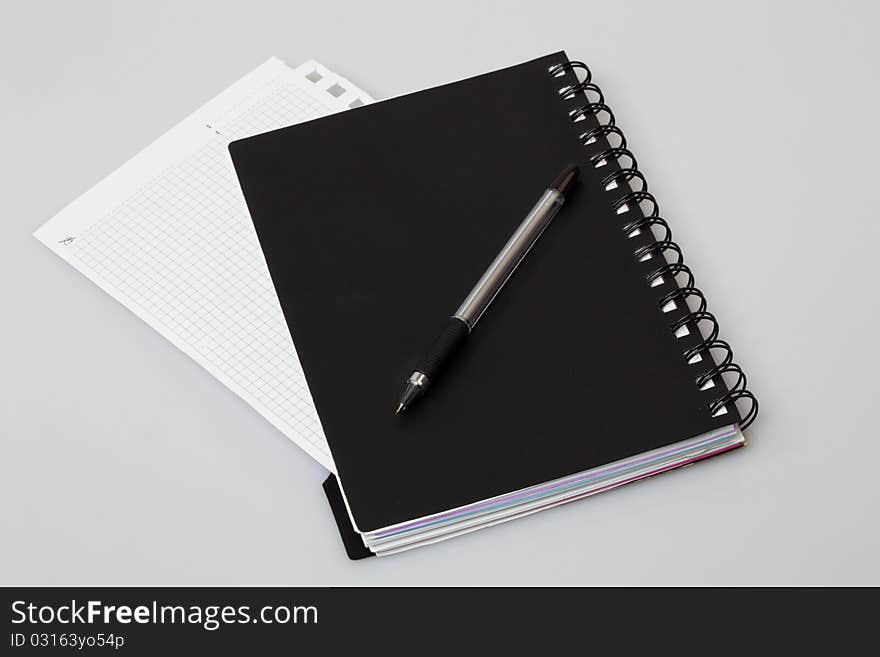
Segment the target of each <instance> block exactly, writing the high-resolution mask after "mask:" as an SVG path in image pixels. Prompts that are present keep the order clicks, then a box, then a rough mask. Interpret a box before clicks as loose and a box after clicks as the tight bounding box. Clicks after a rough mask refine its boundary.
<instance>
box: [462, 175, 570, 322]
mask: <svg viewBox="0 0 880 657" xmlns="http://www.w3.org/2000/svg"><path fill="white" fill-rule="evenodd" d="M564 200H565V199H564V197H563V195H562V193H561V192H559V190H556V189H548V190H546V191H545V192H544V194H543V195H542V196H541V198H539V199H538V202H537V203H535V206H534V207H533V208H532V210H531V212H529V213H528V215H526V218H525V219H523V220H522V223H520V225H519V226H518V227H517V229H516V231H514V233H513V235H511V236H510V239H508V240H507V243H506V244H505V245H504V247H503V248H502V249H501V251H499V253H498V255H497V256H495V259H494V260H493V261H492V264H490V265H489V267H488V268H487V269H486V271H485V272H484V273H483V275H482V276H481V277H480V280H478V281H477V284H476V285H474V287H473V289H472V290H471V291H470V293H469V294H468V295H467V298H465V300H464V301H463V302H462V304H461V305H460V306H459V307H458V310H456V311H455V314H454V315H453V317H455V318H458V319H460V320H461V321H462V322H464V323H465V324H467V326H468V328H469V329H473V328H474V326H476V324H477V322H478V321H479V320H480V317H482V315H483V313H484V312H486V308H488V307H489V304H490V303H492V300H493V299H494V298H495V296H496V295H497V294H498V293H499V292H500V291H501V288H502V287H504V284H505V283H506V282H507V279H508V278H510V276H511V275H512V274H513V272H514V271H515V270H516V268H517V266H519V263H520V262H522V259H523V258H525V256H526V254H527V253H528V252H529V250H530V249H531V248H532V247H533V246H534V244H535V242H536V241H537V240H538V238H539V237H540V236H541V233H543V232H544V229H545V228H547V226H548V225H549V224H550V221H551V220H552V219H553V217H554V216H555V215H556V212H557V211H558V210H559V208H560V207H561V206H562V202H563V201H564Z"/></svg>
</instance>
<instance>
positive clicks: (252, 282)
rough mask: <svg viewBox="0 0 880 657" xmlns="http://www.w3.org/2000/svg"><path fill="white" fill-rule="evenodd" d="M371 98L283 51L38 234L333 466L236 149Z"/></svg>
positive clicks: (324, 69)
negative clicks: (232, 150)
mask: <svg viewBox="0 0 880 657" xmlns="http://www.w3.org/2000/svg"><path fill="white" fill-rule="evenodd" d="M370 101H371V98H370V97H369V96H368V95H367V94H366V93H365V92H364V91H362V90H361V89H359V88H358V87H356V86H355V85H354V84H352V83H351V82H350V81H348V80H346V79H345V78H342V77H340V76H339V75H336V74H335V73H333V72H332V71H330V70H328V69H326V68H325V67H323V66H322V65H321V64H319V63H317V62H315V61H309V62H306V63H305V64H302V65H301V66H299V67H297V68H295V69H292V68H290V67H289V66H287V65H286V64H284V63H283V62H282V61H280V60H278V59H276V58H272V59H270V60H268V61H267V62H265V63H264V64H262V65H261V66H259V67H258V68H256V69H255V70H253V71H252V72H251V73H249V74H248V75H246V76H244V77H243V78H241V79H240V80H239V81H238V82H236V83H235V84H233V85H232V86H230V87H229V88H228V89H226V90H225V91H223V92H222V93H220V94H219V95H218V96H217V97H215V98H214V99H213V100H211V101H209V102H208V103H206V104H205V105H204V106H202V107H201V108H199V109H198V110H196V111H195V112H194V113H193V114H191V115H190V116H189V117H187V118H186V119H184V120H183V121H181V122H180V123H179V124H178V125H176V126H175V127H173V128H172V129H171V130H169V131H168V132H167V133H166V134H164V135H163V136H161V137H160V138H158V139H157V140H156V141H155V142H153V143H152V144H150V145H149V146H148V147H147V148H145V149H144V150H143V151H141V152H140V153H139V154H137V155H136V156H135V157H133V158H132V159H131V160H129V161H128V162H126V163H125V164H124V165H123V166H122V167H120V168H119V169H118V170H116V171H115V172H114V173H112V174H110V175H109V176H107V178H105V179H104V180H103V181H101V182H100V183H98V184H97V185H95V187H93V188H92V189H90V190H89V191H87V192H86V193H85V194H83V195H82V196H80V197H79V198H78V199H76V200H75V201H74V202H73V203H71V204H70V205H68V206H67V207H66V208H64V209H63V210H62V211H61V212H59V213H58V215H56V216H55V217H54V218H53V219H51V220H50V221H49V222H48V223H46V224H45V225H44V226H42V227H41V228H40V229H39V230H37V231H36V233H35V236H36V237H37V238H38V239H39V240H40V241H41V242H43V243H44V244H45V245H46V246H48V247H49V248H50V249H52V250H53V251H54V252H55V253H57V254H58V255H59V256H61V257H62V258H63V259H64V260H66V261H67V262H69V263H70V264H71V265H73V266H74V267H75V268H76V269H77V270H79V271H80V272H82V273H83V274H85V275H86V276H87V277H88V278H89V279H91V280H92V281H93V282H95V283H96V284H97V285H98V286H100V287H101V288H102V289H103V290H105V291H106V292H108V293H109V294H111V295H112V296H113V297H115V298H116V299H117V300H119V301H120V302H121V303H122V304H123V305H125V306H126V307H127V308H129V309H130V310H132V311H133V312H134V313H136V314H137V315H138V316H139V317H140V318H141V319H143V320H144V321H145V322H147V324H149V325H150V326H152V327H153V328H154V329H155V330H157V331H158V332H159V333H161V334H162V335H163V336H164V337H165V338H167V339H168V340H169V341H170V342H171V343H172V344H174V345H175V346H177V347H178V348H180V349H181V350H182V351H183V352H185V353H186V354H188V355H189V356H191V357H192V358H193V359H194V360H195V361H196V362H197V363H199V364H200V365H201V366H202V367H204V368H205V369H206V370H207V371H208V372H210V373H211V374H213V375H214V376H215V377H216V378H217V379H218V380H220V381H221V382H222V383H224V384H225V385H226V386H227V387H228V388H229V389H230V390H232V391H233V392H235V393H236V394H238V395H239V396H240V397H241V398H242V399H244V400H245V401H246V402H247V403H249V404H250V405H251V406H252V407H253V408H255V409H256V410H257V411H258V412H259V413H260V414H261V415H263V416H264V417H265V418H267V419H268V420H269V421H270V422H271V423H272V424H274V425H275V426H276V427H277V428H278V429H279V430H281V432H282V433H284V434H285V435H286V436H287V437H288V438H290V439H291V440H293V441H294V442H295V443H296V444H297V445H299V446H300V447H301V448H302V449H304V450H305V451H306V452H307V453H309V454H310V455H311V456H312V457H314V458H315V459H316V460H317V461H318V462H319V463H321V464H322V465H323V466H325V467H326V468H328V469H329V470H331V471H334V470H335V467H334V465H333V459H332V457H331V456H330V451H329V448H328V446H327V442H326V440H325V439H324V434H323V431H322V429H321V424H320V422H319V420H318V417H317V415H316V414H315V409H314V405H313V404H312V400H311V396H310V395H309V390H308V386H307V385H306V382H305V379H304V377H303V373H302V369H301V367H300V365H299V360H298V359H297V355H296V350H295V349H294V346H293V342H292V341H291V338H290V333H289V331H288V329H287V326H286V324H285V323H284V317H283V316H282V314H281V309H280V307H279V305H278V299H277V297H276V295H275V291H274V289H273V288H272V281H271V279H270V278H269V273H268V271H267V270H266V265H265V261H264V259H263V255H262V252H261V251H260V247H259V244H258V243H257V239H256V235H255V234H254V229H253V225H252V224H251V221H250V218H249V216H248V214H247V210H246V208H245V207H244V204H243V202H242V199H241V194H240V191H239V188H238V184H237V182H236V180H235V174H234V172H233V171H232V168H231V166H230V163H229V154H228V152H227V149H226V145H227V144H228V142H229V141H230V140H231V139H237V138H241V137H245V136H248V135H253V134H256V133H260V132H265V131H267V130H273V129H275V128H280V127H283V126H287V125H290V124H293V123H298V122H300V121H306V120H309V119H313V118H316V117H319V116H324V115H327V114H331V113H334V112H339V111H344V110H347V109H350V108H353V107H359V106H361V105H364V104H366V103H369V102H370Z"/></svg>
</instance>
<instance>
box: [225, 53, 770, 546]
mask: <svg viewBox="0 0 880 657" xmlns="http://www.w3.org/2000/svg"><path fill="white" fill-rule="evenodd" d="M230 152H231V154H232V158H233V163H234V166H235V169H236V172H237V174H238V179H239V182H240V184H241V188H242V190H243V192H244V196H245V199H246V201H247V205H248V208H249V210H250V214H251V218H252V220H253V222H254V225H255V227H256V230H257V235H258V237H259V241H260V244H261V247H262V249H263V253H264V255H265V257H266V262H267V264H268V267H269V271H270V274H271V276H272V280H273V282H274V285H275V289H276V291H277V294H278V298H279V300H280V302H281V307H282V310H283V312H284V315H285V319H286V321H287V324H288V327H289V329H290V332H291V334H292V336H293V340H294V342H295V345H296V350H297V352H298V354H299V356H300V360H301V363H302V366H303V370H304V373H305V376H306V379H307V381H308V385H309V388H310V390H311V394H312V396H313V399H314V402H315V405H316V408H317V412H318V415H319V417H320V420H321V423H322V425H323V427H324V431H325V435H326V438H327V441H328V444H329V446H330V450H331V452H332V455H333V459H334V461H335V463H336V466H337V481H338V485H339V488H336V487H335V482H334V481H333V480H329V481H328V482H327V484H326V485H325V489H326V490H327V493H328V499H329V500H330V501H331V505H332V506H333V507H334V513H335V515H336V518H337V520H338V521H339V523H340V529H341V531H342V532H343V535H344V537H345V538H346V545H347V546H348V548H349V554H350V556H352V557H358V556H365V555H367V554H379V555H386V554H393V553H395V552H399V551H402V550H406V549H410V548H413V547H416V546H420V545H426V544H429V543H432V542H436V541H439V540H444V539H446V538H450V537H453V536H458V535H461V534H464V533H467V532H471V531H474V530H476V529H481V528H484V527H488V526H490V525H493V524H497V523H499V522H504V521H507V520H511V519H514V518H519V517H522V516H525V515H528V514H530V513H535V512H537V511H540V510H543V509H547V508H550V507H553V506H556V505H558V504H562V503H565V502H569V501H572V500H575V499H579V498H582V497H586V496H588V495H592V494H594V493H597V492H600V491H603V490H608V489H610V488H613V487H615V486H619V485H622V484H624V483H627V482H630V481H634V480H637V479H641V478H644V477H647V476H650V475H653V474H657V473H659V472H663V471H666V470H669V469H672V468H676V467H679V466H682V465H685V464H688V463H692V462H694V461H697V460H700V459H704V458H707V457H709V456H713V455H716V454H720V453H722V452H726V451H729V450H732V449H735V448H737V447H740V446H742V445H743V444H744V443H745V439H744V437H743V434H742V429H744V428H745V427H746V426H747V425H748V424H749V423H750V422H751V421H752V420H753V419H754V417H755V415H756V413H757V403H756V401H755V399H754V397H753V395H752V394H751V392H749V391H748V390H747V389H746V378H745V374H744V373H743V372H742V370H741V369H740V367H739V366H738V365H736V364H735V363H734V362H733V352H732V350H731V348H730V346H729V345H728V343H727V342H724V341H722V340H720V339H719V328H718V322H717V321H716V319H715V317H714V316H713V315H712V314H711V313H710V312H709V311H708V309H707V303H706V301H705V298H704V296H703V294H702V293H701V292H700V290H699V289H698V288H697V287H696V286H695V280H694V276H693V274H692V272H691V270H690V269H689V268H688V267H687V265H685V264H684V259H683V257H682V254H681V249H680V248H679V247H678V245H677V244H676V243H675V242H674V241H672V235H671V230H670V228H669V224H667V222H666V221H665V220H664V219H662V218H661V217H660V215H659V208H658V205H657V201H656V200H655V198H654V197H653V196H652V195H651V194H650V193H649V192H648V190H647V184H646V182H645V179H644V177H643V175H642V174H641V173H640V172H639V171H638V168H637V166H636V160H635V157H634V156H633V154H632V152H631V151H630V150H629V148H628V146H627V144H626V141H625V139H624V135H623V132H622V131H621V130H620V129H619V128H618V127H617V126H616V125H615V121H614V115H613V114H612V112H611V110H610V109H609V106H608V104H606V101H605V98H604V97H603V95H602V92H601V90H600V88H599V87H598V86H597V85H596V84H595V83H594V82H593V81H592V79H591V74H590V72H589V69H588V68H587V67H586V66H585V65H584V64H582V63H580V62H574V61H569V60H568V58H567V57H566V55H565V53H564V52H557V53H554V54H551V55H548V56H545V57H542V58H540V59H536V60H534V61H530V62H527V63H524V64H520V65H518V66H513V67H510V68H506V69H503V70H499V71H495V72H493V73H488V74H486V75H481V76H477V77H474V78H470V79H466V80H462V81H459V82H454V83H451V84H448V85H445V86H441V87H437V88H433V89H428V90H426V91H421V92H418V93H414V94H409V95H406V96H401V97H398V98H394V99H392V100H388V101H385V102H381V103H376V104H373V105H369V106H366V107H362V108H358V109H354V110H351V111H349V112H345V113H343V114H338V115H334V116H329V117H325V118H321V119H317V120H315V121H311V122H308V123H303V124H300V125H296V126H292V127H289V128H284V129H281V130H277V131H274V132H270V133H266V134H262V135H257V136H254V137H250V138H247V139H243V140H238V141H235V142H232V143H231V144H230ZM570 163H577V164H578V165H579V167H580V174H581V175H580V183H579V188H578V189H577V191H576V192H575V193H574V194H572V195H571V197H570V198H567V200H566V203H565V205H564V206H563V208H562V210H561V211H560V213H559V215H558V216H557V217H556V218H555V219H554V222H553V224H552V225H551V226H550V227H549V228H548V229H547V230H546V231H545V233H544V234H543V236H542V237H541V239H540V240H539V241H538V242H537V244H536V245H535V246H534V248H533V249H532V251H531V252H530V253H529V256H528V257H527V258H526V260H525V261H524V262H523V264H522V266H521V267H520V268H519V269H518V270H517V271H516V273H515V274H514V276H513V277H512V278H511V279H510V281H509V282H508V283H507V286H506V287H505V288H504V290H502V292H501V294H500V295H499V296H498V297H497V299H496V300H495V302H494V303H493V305H492V307H491V308H490V309H489V311H488V312H487V313H486V314H485V315H484V317H483V318H482V320H481V322H480V325H479V327H478V328H477V330H475V331H474V332H473V333H472V334H471V336H470V337H469V339H468V342H467V344H465V346H464V347H463V349H462V351H461V352H460V353H459V354H458V356H457V358H456V359H455V360H454V361H453V362H452V364H451V365H450V367H449V369H448V370H447V371H446V372H445V373H444V375H443V377H441V379H440V380H438V381H437V382H435V383H434V385H433V386H432V389H431V394H430V396H429V398H427V399H426V400H425V401H423V402H422V403H421V404H420V405H419V406H418V407H417V408H415V409H413V411H412V412H411V413H408V414H405V415H403V416H395V415H394V412H393V411H394V407H395V405H396V404H395V402H396V400H397V396H398V394H399V392H400V384H401V381H403V379H404V377H405V376H406V375H407V374H408V373H409V372H410V371H411V370H412V368H413V364H414V362H415V360H416V359H417V357H418V356H419V354H420V351H421V349H422V348H423V347H424V343H425V341H426V339H428V338H430V337H431V336H432V335H433V334H434V333H436V331H437V330H439V328H440V327H442V326H443V323H444V322H445V321H446V319H447V317H448V314H449V313H450V312H451V311H452V310H453V309H455V308H456V307H457V305H458V303H459V302H460V301H461V298H462V296H463V295H464V294H465V293H466V292H467V290H469V289H470V287H471V286H472V285H473V283H474V281H476V280H477V279H478V278H479V276H480V274H481V273H482V271H483V269H484V268H485V267H486V265H487V263H489V262H490V261H491V260H492V258H493V257H494V256H495V254H496V253H497V252H498V250H499V248H500V247H501V245H503V244H504V242H505V241H506V239H507V237H508V236H509V234H510V232H511V230H512V229H513V228H514V227H515V226H516V225H517V224H518V223H519V221H520V220H521V219H522V217H523V216H524V215H525V214H526V212H528V210H529V209H530V208H531V207H532V204H533V203H534V201H535V199H536V198H537V197H538V196H539V195H540V194H541V193H542V192H543V188H544V186H545V185H546V183H547V181H548V180H549V179H551V178H552V177H553V176H554V175H555V174H556V173H558V171H559V170H560V169H562V168H563V167H564V166H566V165H568V164H570ZM414 273H415V275H414Z"/></svg>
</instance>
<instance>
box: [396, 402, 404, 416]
mask: <svg viewBox="0 0 880 657" xmlns="http://www.w3.org/2000/svg"><path fill="white" fill-rule="evenodd" d="M405 408H406V406H404V405H403V404H398V405H397V410H396V411H394V414H395V415H400V414H401V413H402V412H403V409H405Z"/></svg>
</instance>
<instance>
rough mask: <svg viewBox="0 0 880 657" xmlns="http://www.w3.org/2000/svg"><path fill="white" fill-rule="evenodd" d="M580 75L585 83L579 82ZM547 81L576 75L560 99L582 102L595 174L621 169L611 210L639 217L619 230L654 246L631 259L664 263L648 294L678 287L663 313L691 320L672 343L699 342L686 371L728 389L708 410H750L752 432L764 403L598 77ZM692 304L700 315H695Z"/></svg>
mask: <svg viewBox="0 0 880 657" xmlns="http://www.w3.org/2000/svg"><path fill="white" fill-rule="evenodd" d="M578 72H580V73H581V75H582V76H583V80H579V79H578ZM548 73H549V74H550V76H551V77H554V78H558V77H563V76H565V75H566V74H567V73H572V74H573V75H574V78H575V82H574V83H572V84H569V85H567V86H563V87H561V88H560V89H559V95H560V97H561V98H562V99H563V100H565V101H571V100H577V101H581V102H582V104H580V105H578V106H576V107H573V108H571V109H570V110H569V112H568V115H569V118H570V120H571V121H572V122H573V123H575V124H577V123H579V122H584V126H585V129H584V131H583V132H582V133H580V134H579V135H578V136H579V138H580V141H581V143H582V144H583V145H584V146H585V147H587V148H588V149H589V150H590V154H589V159H588V162H589V163H590V164H591V165H592V166H593V167H594V168H596V169H598V168H601V167H604V166H606V165H608V164H609V163H612V162H613V163H615V164H616V165H617V167H618V168H616V169H615V170H614V171H612V172H611V173H609V174H608V175H607V176H605V177H604V178H602V181H601V183H602V186H603V188H604V189H605V190H606V191H607V192H609V193H610V192H615V191H617V192H618V195H617V197H616V198H614V199H613V200H612V202H611V203H612V208H613V210H614V212H615V213H616V214H618V215H626V216H627V217H632V216H634V215H640V216H637V217H636V218H635V219H633V220H631V221H628V222H626V223H625V224H623V225H622V226H621V229H622V232H623V234H624V235H625V236H626V237H627V238H634V237H637V236H639V235H647V236H649V237H651V238H653V239H652V240H651V241H650V242H648V243H647V244H644V245H642V246H640V247H638V248H637V249H635V251H634V252H633V257H635V259H636V260H638V261H642V262H648V261H658V262H662V263H663V264H662V265H660V266H658V267H656V268H655V269H653V270H652V271H650V272H649V273H648V274H647V275H646V276H645V280H646V282H647V283H648V285H649V286H650V287H659V286H661V285H663V284H664V283H667V282H668V283H670V284H671V285H673V286H675V287H674V289H673V290H672V291H671V292H668V293H666V294H664V295H662V296H661V297H660V299H659V300H658V304H659V307H660V309H661V311H662V312H667V310H666V309H667V308H668V307H670V306H674V308H678V307H682V308H684V309H685V310H686V311H687V312H685V313H684V314H683V315H682V316H681V317H679V318H677V319H676V320H674V321H672V322H671V323H670V325H669V329H670V331H671V332H672V333H673V334H674V335H679V334H680V332H682V331H685V330H686V331H687V332H688V333H693V334H695V335H697V336H699V338H700V339H699V341H698V342H697V343H696V344H695V345H693V346H691V347H688V348H687V349H685V350H684V351H683V352H682V358H684V360H685V362H686V363H688V364H695V363H696V362H700V361H702V358H703V356H704V355H706V356H708V357H709V362H711V363H712V367H711V368H710V369H708V370H706V371H704V372H702V373H700V374H699V375H698V376H697V377H695V380H694V385H696V387H697V388H698V389H699V390H701V391H705V390H710V389H711V388H713V387H717V386H715V384H716V382H719V381H721V382H723V383H724V385H725V386H726V387H727V391H726V392H725V393H724V394H723V395H721V396H720V397H717V398H715V399H712V400H711V401H709V402H708V403H707V406H708V409H709V412H710V413H711V414H712V415H713V416H714V415H717V414H720V413H721V412H722V409H726V408H727V406H729V405H730V406H733V407H736V406H737V404H738V403H740V402H748V403H749V407H748V411H747V412H746V413H745V414H744V415H742V420H741V421H740V423H739V426H740V429H746V428H747V427H748V426H749V425H750V424H751V423H752V422H754V421H755V418H756V417H757V415H758V400H757V399H756V398H755V396H754V395H753V394H752V393H751V392H750V391H749V390H748V389H747V388H746V386H747V383H748V382H747V379H746V375H745V372H743V370H742V368H740V366H739V365H737V364H736V363H734V362H733V349H732V348H731V347H730V345H729V344H727V343H726V342H725V341H724V340H719V339H718V334H719V332H720V327H719V325H718V320H717V319H716V318H715V316H714V315H713V314H712V313H710V312H709V311H708V310H706V307H707V305H708V304H707V302H706V297H705V296H704V295H703V293H702V292H701V291H700V290H699V288H697V287H695V280H694V275H693V273H692V272H691V270H690V269H689V268H688V267H687V265H685V264H684V254H683V253H682V251H681V248H680V247H679V246H678V244H676V243H675V242H674V241H672V229H671V228H670V227H669V224H668V223H667V222H666V220H665V219H663V218H662V217H660V206H659V204H658V203H657V199H655V198H654V195H653V194H651V193H650V192H649V191H648V182H647V180H646V179H645V176H644V175H643V174H642V173H641V172H640V171H639V168H638V162H637V161H636V158H635V156H634V155H633V154H632V152H631V151H630V150H629V149H628V148H627V145H626V137H625V136H624V134H623V131H622V130H621V129H620V128H619V127H617V126H616V125H615V118H614V112H612V111H611V108H610V107H608V105H606V104H605V96H604V95H603V93H602V90H601V89H600V88H599V87H598V86H597V85H596V84H594V83H593V81H592V80H593V75H592V72H591V71H590V69H589V67H588V66H587V65H586V64H584V63H583V62H578V61H567V62H563V63H560V64H555V65H553V66H550V67H549V68H548ZM584 100H585V101H586V102H585V103H584V102H583V101H584ZM624 190H625V191H624ZM655 230H656V231H659V232H660V235H657V234H656V233H655ZM670 255H671V257H670ZM655 258H656V260H655ZM679 277H683V279H684V280H683V282H680V281H679ZM694 300H696V306H697V307H696V309H692V308H691V303H693V302H694ZM725 377H726V378H725Z"/></svg>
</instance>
